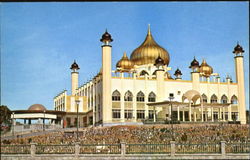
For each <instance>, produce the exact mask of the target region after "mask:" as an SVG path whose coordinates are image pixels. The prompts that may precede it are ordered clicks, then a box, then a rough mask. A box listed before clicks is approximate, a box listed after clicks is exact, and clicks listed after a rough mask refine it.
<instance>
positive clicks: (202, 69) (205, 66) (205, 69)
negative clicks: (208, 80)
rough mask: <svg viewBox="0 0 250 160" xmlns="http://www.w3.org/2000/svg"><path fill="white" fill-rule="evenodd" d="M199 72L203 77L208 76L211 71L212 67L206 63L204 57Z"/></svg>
mask: <svg viewBox="0 0 250 160" xmlns="http://www.w3.org/2000/svg"><path fill="white" fill-rule="evenodd" d="M200 73H201V75H202V76H204V77H209V76H210V75H211V74H212V73H213V68H212V67H211V66H209V65H208V64H207V62H206V61H205V59H203V61H202V63H201V65H200Z"/></svg>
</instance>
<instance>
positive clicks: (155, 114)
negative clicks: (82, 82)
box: [154, 106, 156, 122]
mask: <svg viewBox="0 0 250 160" xmlns="http://www.w3.org/2000/svg"><path fill="white" fill-rule="evenodd" d="M154 122H156V112H155V106H154Z"/></svg>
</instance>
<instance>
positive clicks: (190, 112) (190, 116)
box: [189, 102, 192, 122]
mask: <svg viewBox="0 0 250 160" xmlns="http://www.w3.org/2000/svg"><path fill="white" fill-rule="evenodd" d="M191 121H192V109H191V102H189V122H191Z"/></svg>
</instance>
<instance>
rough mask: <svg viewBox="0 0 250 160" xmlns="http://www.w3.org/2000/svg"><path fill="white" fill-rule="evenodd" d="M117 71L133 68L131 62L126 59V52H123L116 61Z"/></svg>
mask: <svg viewBox="0 0 250 160" xmlns="http://www.w3.org/2000/svg"><path fill="white" fill-rule="evenodd" d="M116 68H117V70H118V71H121V72H127V71H129V70H130V69H132V68H133V63H132V62H131V61H130V60H129V59H128V57H127V54H126V52H124V54H123V56H122V58H121V59H120V60H119V61H118V62H117V63H116Z"/></svg>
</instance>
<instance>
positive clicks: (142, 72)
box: [140, 70, 149, 76]
mask: <svg viewBox="0 0 250 160" xmlns="http://www.w3.org/2000/svg"><path fill="white" fill-rule="evenodd" d="M146 74H147V75H149V74H148V72H146V71H145V70H143V71H141V73H140V76H144V75H146Z"/></svg>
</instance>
